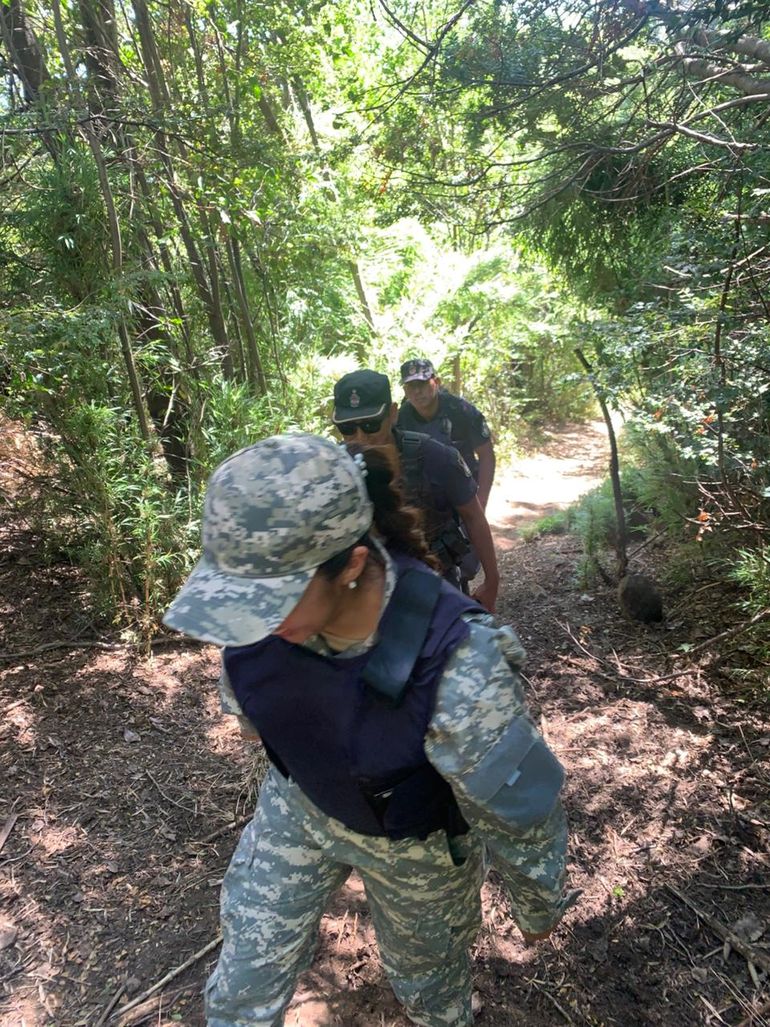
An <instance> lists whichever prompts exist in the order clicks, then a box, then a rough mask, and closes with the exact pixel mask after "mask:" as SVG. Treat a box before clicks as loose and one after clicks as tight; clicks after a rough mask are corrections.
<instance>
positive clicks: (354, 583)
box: [348, 581, 358, 588]
mask: <svg viewBox="0 0 770 1027" xmlns="http://www.w3.org/2000/svg"><path fill="white" fill-rule="evenodd" d="M348 588H358V582H357V581H349V582H348Z"/></svg>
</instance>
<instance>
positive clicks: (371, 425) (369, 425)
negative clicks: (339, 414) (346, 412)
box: [337, 417, 383, 435]
mask: <svg viewBox="0 0 770 1027" xmlns="http://www.w3.org/2000/svg"><path fill="white" fill-rule="evenodd" d="M382 422H383V418H382V417H381V418H380V419H379V420H371V421H347V422H346V423H345V424H338V425H337V428H338V429H339V432H340V435H355V433H356V432H357V431H358V429H359V428H360V429H361V431H362V432H363V433H364V435H376V434H377V432H378V431H379V430H380V428H381V427H382Z"/></svg>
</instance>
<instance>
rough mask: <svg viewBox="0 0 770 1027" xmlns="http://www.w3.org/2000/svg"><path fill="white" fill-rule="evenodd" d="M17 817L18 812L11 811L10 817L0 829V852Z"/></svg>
mask: <svg viewBox="0 0 770 1027" xmlns="http://www.w3.org/2000/svg"><path fill="white" fill-rule="evenodd" d="M18 819H19V814H18V813H11V815H10V817H8V819H7V820H6V822H5V823H4V824H3V829H2V831H0V852H2V851H3V846H4V845H5V843H6V842H7V841H8V838H9V836H10V834H11V831H12V830H13V827H14V824H15V823H16V821H17V820H18Z"/></svg>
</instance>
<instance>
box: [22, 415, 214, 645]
mask: <svg viewBox="0 0 770 1027" xmlns="http://www.w3.org/2000/svg"><path fill="white" fill-rule="evenodd" d="M59 431H60V434H59V435H58V436H52V435H47V434H41V435H39V438H40V440H41V443H42V446H43V452H44V454H45V459H46V464H47V466H48V468H49V470H50V477H49V488H47V489H46V491H45V493H44V495H43V502H42V505H41V506H40V507H39V509H38V517H39V518H40V524H39V526H40V527H41V528H42V530H43V531H44V533H45V534H46V536H47V537H48V539H49V540H50V541H51V543H52V544H53V546H55V548H56V549H57V550H58V551H59V552H61V553H63V554H65V555H66V556H67V557H68V558H69V559H70V560H72V561H73V562H75V563H78V564H80V565H81V566H83V568H84V570H85V572H86V574H87V576H88V578H89V580H90V582H91V586H92V594H93V602H94V607H95V610H96V611H97V612H98V613H100V614H102V615H107V616H111V617H112V618H113V619H114V620H115V621H116V622H118V623H120V624H122V625H123V626H125V627H129V628H135V629H137V630H138V631H139V632H140V633H146V632H147V631H148V630H151V629H152V627H153V625H154V624H155V622H156V619H157V617H158V616H159V614H160V613H161V612H162V610H163V609H164V608H165V606H166V605H167V604H168V602H169V601H170V599H171V597H172V596H173V594H174V591H175V590H176V588H177V587H178V585H179V582H180V580H181V578H182V577H183V576H184V574H185V573H186V571H187V570H188V569H189V568H190V566H191V564H192V561H193V560H194V558H195V557H196V555H197V544H198V521H197V511H196V510H195V509H194V506H195V504H194V503H193V502H192V501H191V497H190V495H189V493H188V491H187V489H186V488H181V487H180V488H173V487H170V485H169V482H168V480H167V476H166V472H165V469H164V466H163V464H162V463H159V462H158V460H157V458H155V457H153V456H152V455H151V454H150V453H149V452H148V450H147V447H146V446H145V445H144V444H143V442H142V439H141V438H140V437H139V436H138V434H137V432H136V429H135V427H134V426H133V424H132V422H131V420H130V418H127V417H126V416H125V414H124V412H123V411H121V410H118V409H115V408H110V407H106V406H98V405H96V404H93V403H83V404H79V405H74V406H73V407H72V408H71V409H70V410H69V411H68V412H67V413H66V414H65V416H63V417H62V418H61V420H60V422H59Z"/></svg>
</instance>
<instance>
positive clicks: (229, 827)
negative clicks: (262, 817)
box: [195, 813, 254, 845]
mask: <svg viewBox="0 0 770 1027" xmlns="http://www.w3.org/2000/svg"><path fill="white" fill-rule="evenodd" d="M253 816H254V814H253V813H252V814H251V816H248V817H240V818H239V819H238V820H231V821H230V822H229V823H227V824H225V825H224V826H223V827H218V828H217V829H216V831H212V832H211V834H207V835H206V837H205V838H196V839H195V842H197V843H199V844H201V845H202V844H204V843H205V842H213V841H214V840H215V839H216V838H221V837H222V835H223V834H227V833H228V831H234V830H235V829H236V828H238V827H245V826H246V824H248V822H249V821H250V820H251V819H252V818H253Z"/></svg>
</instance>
